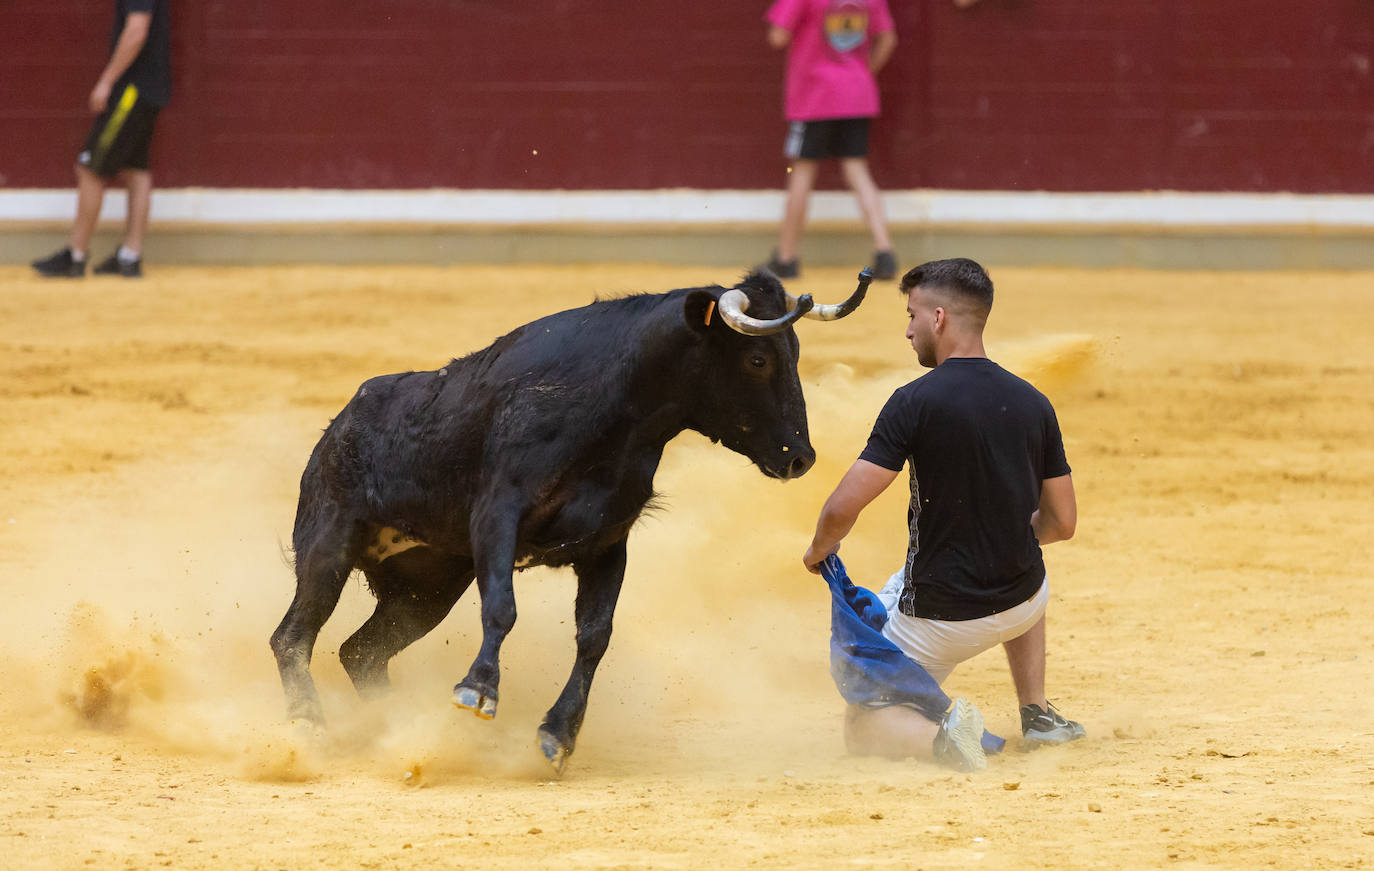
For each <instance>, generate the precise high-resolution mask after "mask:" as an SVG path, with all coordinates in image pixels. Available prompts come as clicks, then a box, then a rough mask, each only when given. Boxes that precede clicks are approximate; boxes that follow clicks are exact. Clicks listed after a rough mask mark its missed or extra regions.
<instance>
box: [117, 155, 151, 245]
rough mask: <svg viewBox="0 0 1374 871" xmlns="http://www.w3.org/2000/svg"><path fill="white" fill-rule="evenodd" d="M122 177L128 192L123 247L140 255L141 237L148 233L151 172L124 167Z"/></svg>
mask: <svg viewBox="0 0 1374 871" xmlns="http://www.w3.org/2000/svg"><path fill="white" fill-rule="evenodd" d="M123 178H124V184H125V187H126V188H127V189H128V193H129V216H128V220H127V221H125V224H124V247H126V248H128V249H129V250H130V251H133V252H135V253H137V254H138V255H139V256H142V254H143V237H144V236H146V235H147V233H148V212H149V210H150V208H151V207H152V201H153V174H152V173H151V172H149V171H148V170H146V169H126V170H124V173H123Z"/></svg>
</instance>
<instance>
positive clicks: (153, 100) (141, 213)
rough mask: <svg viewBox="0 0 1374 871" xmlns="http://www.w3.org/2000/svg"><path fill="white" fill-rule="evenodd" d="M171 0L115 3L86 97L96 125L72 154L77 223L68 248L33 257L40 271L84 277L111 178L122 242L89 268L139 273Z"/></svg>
mask: <svg viewBox="0 0 1374 871" xmlns="http://www.w3.org/2000/svg"><path fill="white" fill-rule="evenodd" d="M169 2H170V0H115V19H114V28H113V31H112V33H111V37H110V59H109V61H108V62H107V63H106V64H105V69H104V70H103V71H102V72H101V74H100V78H99V79H97V80H96V83H95V87H94V88H92V89H91V93H90V96H89V97H88V98H87V104H88V106H89V107H90V110H91V112H93V113H95V114H96V119H95V124H94V125H93V126H92V127H91V132H90V133H89V134H88V135H87V137H86V142H85V144H84V145H83V146H82V148H81V153H80V154H79V155H78V156H77V158H76V186H77V205H76V220H75V221H73V222H72V229H71V234H70V236H69V237H68V244H67V247H66V248H63V249H62V250H61V251H58V252H57V253H56V254H53V255H51V256H49V257H45V258H43V259H42V260H35V261H34V263H33V268H34V269H35V270H37V271H38V273H39V274H40V275H44V276H47V277H50V278H80V277H82V276H84V275H85V274H86V251H87V248H88V247H89V245H90V242H91V236H92V235H93V234H94V233H95V227H96V223H97V222H98V221H99V220H100V206H101V204H102V203H103V202H104V198H105V186H106V185H107V184H109V183H110V182H111V181H113V180H114V179H116V178H118V179H120V180H122V181H123V183H124V185H125V188H126V189H127V192H128V217H127V220H126V223H125V229H124V242H123V244H122V245H120V247H119V250H118V251H116V252H115V253H114V254H111V255H110V256H109V258H108V259H106V260H105V261H104V262H102V263H101V264H99V265H98V266H96V267H95V270H94V272H95V273H96V274H98V275H122V276H124V277H125V278H137V277H139V276H141V275H142V274H143V237H144V235H145V234H146V232H147V230H148V211H149V208H150V206H151V204H152V195H153V176H152V173H151V172H149V170H148V146H149V144H150V143H151V142H152V138H153V127H154V124H155V123H156V121H157V115H158V112H159V111H160V110H161V109H162V107H163V106H166V105H167V102H168V101H169V100H170V99H171V96H172V70H171V41H172V37H171V23H170V20H169V18H168V13H167V4H168V3H169Z"/></svg>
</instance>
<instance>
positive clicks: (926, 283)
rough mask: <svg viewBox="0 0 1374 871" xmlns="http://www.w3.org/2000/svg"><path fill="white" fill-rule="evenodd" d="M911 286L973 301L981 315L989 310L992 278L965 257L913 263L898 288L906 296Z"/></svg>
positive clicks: (990, 307) (990, 308)
mask: <svg viewBox="0 0 1374 871" xmlns="http://www.w3.org/2000/svg"><path fill="white" fill-rule="evenodd" d="M913 287H924V288H926V289H928V290H945V291H949V292H952V293H954V294H956V295H957V296H960V297H963V298H964V299H965V300H966V301H968V302H969V303H972V304H973V305H974V307H975V308H977V309H980V310H981V311H982V312H983V314H984V316H986V315H987V313H988V312H990V311H992V279H991V278H988V273H987V271H986V270H984V269H983V267H982V266H979V265H978V263H976V262H975V261H973V260H970V259H968V258H967V257H951V258H949V259H948V260H931V261H929V262H928V263H922V264H921V265H920V266H915V267H912V268H911V269H909V270H907V273H906V275H903V276H902V283H901V285H900V286H899V287H898V291H899V292H900V293H901V294H902V296H906V295H907V294H909V293H911V289H912V288H913Z"/></svg>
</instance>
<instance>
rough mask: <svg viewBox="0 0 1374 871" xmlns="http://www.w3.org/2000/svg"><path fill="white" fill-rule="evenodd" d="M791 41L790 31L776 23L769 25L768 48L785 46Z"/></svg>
mask: <svg viewBox="0 0 1374 871" xmlns="http://www.w3.org/2000/svg"><path fill="white" fill-rule="evenodd" d="M791 41H792V31H790V30H787V29H785V28H782V27H778V26H777V25H776V24H774V25H771V26H769V28H768V45H769V47H770V48H787V46H788V43H790V42H791Z"/></svg>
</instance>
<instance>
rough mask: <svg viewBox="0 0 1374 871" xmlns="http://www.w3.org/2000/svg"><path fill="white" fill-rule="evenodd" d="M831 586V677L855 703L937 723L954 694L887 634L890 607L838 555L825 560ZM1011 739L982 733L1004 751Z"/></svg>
mask: <svg viewBox="0 0 1374 871" xmlns="http://www.w3.org/2000/svg"><path fill="white" fill-rule="evenodd" d="M821 577H823V578H825V582H826V584H828V585H829V586H830V603H831V609H830V676H831V677H832V678H834V679H835V686H836V688H838V689H839V691H840V695H842V696H844V700H845V701H846V702H848V703H849V704H851V705H864V706H866V707H871V708H880V707H884V706H886V705H910V706H911V707H914V708H915V709H916V710H918V711H920V712H921V714H922V715H923V716H925V717H926V718H927V719H928V720H930V721H931V722H934V723H938V722H940V720H941V719H942V718H943V717H944V715H945V711H946V710H947V709H948V708H949V705H950V698H949V696H947V695H945V694H944V692H943V691H941V689H940V685H939V684H938V683H936V682H935V679H934V678H932V677H931V676H930V674H929V673H928V672H926V670H925V669H924V668H921V666H920V665H919V664H918V663H916V662H915V661H914V660H912V659H911V658H910V657H908V656H907V655H906V654H905V653H902V651H901V650H900V649H898V647H897V646H896V645H895V644H893V643H892V642H891V641H888V640H887V638H886V637H885V636H884V635H883V631H882V630H883V624H885V623H887V609H886V608H884V607H883V603H882V602H881V601H880V600H879V599H878V597H877V595H876V594H874V593H873V592H872V591H870V590H866V589H864V588H863V587H856V586H854V582H853V581H851V580H849V575H848V574H847V573H846V572H845V570H844V563H842V562H840V558H839V557H838V556H836V555H835V554H831V555H830V556H828V557H826V558H825V561H824V562H823V563H821ZM1006 743H1007V742H1006V741H1005V740H1003V739H1001V738H999V737H997V736H996V735H994V734H992V733H991V732H987V731H985V732H983V741H982V744H983V750H984V751H985V752H988V753H1000V752H1002V748H1003V747H1005V746H1006Z"/></svg>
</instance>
